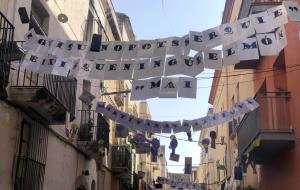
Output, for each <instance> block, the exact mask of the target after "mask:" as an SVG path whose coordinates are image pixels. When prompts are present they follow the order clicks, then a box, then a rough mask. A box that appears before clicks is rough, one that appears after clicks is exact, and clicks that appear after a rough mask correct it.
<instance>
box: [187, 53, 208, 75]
mask: <svg viewBox="0 0 300 190" xmlns="http://www.w3.org/2000/svg"><path fill="white" fill-rule="evenodd" d="M183 67H184V68H183V70H181V74H184V75H187V76H191V77H195V76H197V75H198V74H200V73H201V72H203V70H204V64H203V56H202V52H200V53H197V54H196V55H195V56H194V57H190V56H187V55H184V56H183Z"/></svg>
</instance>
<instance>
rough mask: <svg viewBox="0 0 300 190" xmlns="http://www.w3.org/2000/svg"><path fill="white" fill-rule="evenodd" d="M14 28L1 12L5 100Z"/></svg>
mask: <svg viewBox="0 0 300 190" xmlns="http://www.w3.org/2000/svg"><path fill="white" fill-rule="evenodd" d="M14 29H15V27H14V26H13V25H12V24H11V23H10V22H9V21H8V19H7V18H6V17H5V16H4V15H3V14H2V13H1V12H0V100H5V99H6V98H7V97H8V95H7V92H6V87H7V85H8V79H9V73H10V62H11V54H12V52H13V43H12V42H13V38H14Z"/></svg>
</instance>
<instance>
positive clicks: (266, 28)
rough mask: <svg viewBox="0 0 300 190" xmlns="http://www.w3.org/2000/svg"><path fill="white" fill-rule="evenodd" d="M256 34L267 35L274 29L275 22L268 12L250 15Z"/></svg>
mask: <svg viewBox="0 0 300 190" xmlns="http://www.w3.org/2000/svg"><path fill="white" fill-rule="evenodd" d="M250 18H251V23H252V25H253V26H254V28H255V31H256V33H267V32H270V31H272V30H273V29H274V26H273V20H272V18H271V16H270V15H269V14H268V12H267V11H264V12H261V13H257V14H253V15H250Z"/></svg>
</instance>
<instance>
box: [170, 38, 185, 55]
mask: <svg viewBox="0 0 300 190" xmlns="http://www.w3.org/2000/svg"><path fill="white" fill-rule="evenodd" d="M182 50H183V43H182V38H180V37H169V38H168V39H167V54H171V55H180V54H181V53H182Z"/></svg>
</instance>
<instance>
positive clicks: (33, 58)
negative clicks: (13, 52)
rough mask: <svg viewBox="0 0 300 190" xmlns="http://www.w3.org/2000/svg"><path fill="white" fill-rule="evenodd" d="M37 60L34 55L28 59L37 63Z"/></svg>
mask: <svg viewBox="0 0 300 190" xmlns="http://www.w3.org/2000/svg"><path fill="white" fill-rule="evenodd" d="M37 59H38V57H37V56H34V55H31V56H30V58H29V60H30V61H31V62H34V63H35V62H37Z"/></svg>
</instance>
